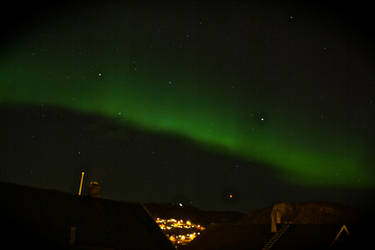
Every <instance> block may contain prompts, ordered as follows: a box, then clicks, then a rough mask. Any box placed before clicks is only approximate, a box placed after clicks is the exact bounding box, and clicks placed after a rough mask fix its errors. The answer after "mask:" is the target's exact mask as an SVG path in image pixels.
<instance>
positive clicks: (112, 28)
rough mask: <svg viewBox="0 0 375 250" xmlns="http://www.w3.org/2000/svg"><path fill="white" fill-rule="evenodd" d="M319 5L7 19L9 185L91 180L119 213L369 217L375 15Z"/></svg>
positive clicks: (140, 9) (31, 9)
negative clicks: (176, 206)
mask: <svg viewBox="0 0 375 250" xmlns="http://www.w3.org/2000/svg"><path fill="white" fill-rule="evenodd" d="M103 2H104V1H103ZM312 2H313V1H311V2H310V1H307V2H306V5H303V4H300V3H299V4H298V3H297V1H283V4H280V3H276V2H274V3H272V2H267V3H263V1H242V2H241V1H229V2H227V3H215V2H206V3H203V2H202V1H185V2H182V1H181V2H180V1H176V2H161V3H152V2H139V1H133V2H127V3H121V4H120V3H119V1H118V2H111V1H105V3H96V2H91V1H90V4H77V3H65V2H64V4H61V5H54V6H47V5H44V4H43V3H38V2H36V3H33V4H29V5H23V6H16V5H14V6H10V7H8V8H9V9H8V13H9V15H7V16H6V17H2V20H1V21H2V25H3V27H4V29H3V35H2V37H3V38H2V47H1V49H0V52H1V54H0V112H1V113H0V119H1V120H2V121H3V122H1V132H0V135H1V138H5V139H1V148H2V150H1V152H0V158H1V159H0V166H1V171H0V180H1V181H7V182H13V183H19V184H25V185H31V186H37V187H43V188H53V189H58V190H63V191H66V192H74V193H76V191H77V189H78V184H79V178H80V172H81V171H86V172H87V176H88V179H87V180H89V179H96V180H99V181H100V182H101V183H102V185H103V197H106V198H111V199H118V200H130V201H142V202H150V201H154V202H183V203H185V204H191V205H193V206H197V207H200V208H205V209H216V210H224V209H232V210H242V211H246V210H249V209H254V208H260V207H263V206H268V205H270V204H272V203H275V202H278V201H285V200H287V201H309V200H323V201H335V202H341V203H344V204H349V205H354V206H357V205H358V206H367V205H368V204H369V203H370V202H371V199H372V197H373V191H374V188H375V170H374V160H375V157H374V154H373V152H374V151H373V148H374V146H375V144H374V138H375V136H374V135H375V134H374V126H375V118H374V114H375V112H374V111H375V103H374V102H375V88H374V84H375V71H374V50H373V42H374V39H373V38H374V37H373V34H372V33H371V29H372V26H371V23H370V17H369V11H368V10H367V9H368V8H367V6H364V5H362V6H361V5H360V3H358V5H355V6H350V5H345V4H343V3H340V2H338V1H333V2H331V3H330V4H329V5H327V4H325V5H324V4H323V3H319V1H317V2H316V1H314V3H313V4H312ZM229 194H232V195H233V198H232V199H229V198H228V197H229Z"/></svg>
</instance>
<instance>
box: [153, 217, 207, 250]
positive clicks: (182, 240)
mask: <svg viewBox="0 0 375 250" xmlns="http://www.w3.org/2000/svg"><path fill="white" fill-rule="evenodd" d="M155 221H156V223H157V224H158V225H159V227H160V228H161V229H162V230H163V231H164V232H165V234H166V236H167V237H168V238H169V240H170V241H171V242H172V243H173V244H174V245H187V244H189V243H190V242H191V241H192V240H194V239H195V238H196V237H197V236H198V235H200V231H203V230H205V229H206V228H205V227H204V226H201V225H200V224H194V223H192V222H191V221H190V220H186V221H184V220H176V219H173V218H172V219H161V218H156V219H155ZM176 230H177V231H179V233H178V234H177V233H176V232H173V231H176Z"/></svg>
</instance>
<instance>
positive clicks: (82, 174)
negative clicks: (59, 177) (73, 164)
mask: <svg viewBox="0 0 375 250" xmlns="http://www.w3.org/2000/svg"><path fill="white" fill-rule="evenodd" d="M84 176H85V172H84V171H82V172H81V182H80V183H79V190H78V196H81V194H82V185H83V177H84Z"/></svg>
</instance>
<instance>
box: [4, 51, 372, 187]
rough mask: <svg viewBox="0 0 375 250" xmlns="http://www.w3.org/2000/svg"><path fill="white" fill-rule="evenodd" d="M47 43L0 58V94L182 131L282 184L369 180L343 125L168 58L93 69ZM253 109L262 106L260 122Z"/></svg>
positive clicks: (357, 144) (362, 150)
mask: <svg viewBox="0 0 375 250" xmlns="http://www.w3.org/2000/svg"><path fill="white" fill-rule="evenodd" d="M48 48H49V49H50V50H53V51H54V52H53V53H52V54H53V55H54V56H53V57H52V56H51V55H50V54H49V55H48V56H44V55H38V56H32V55H30V50H29V49H28V48H27V47H26V46H24V47H23V46H21V45H19V46H16V47H15V49H14V50H12V51H10V53H8V56H7V57H3V58H1V59H2V61H1V62H0V81H1V85H0V101H3V102H16V103H44V104H51V105H57V106H61V107H66V108H71V109H75V110H79V111H82V112H90V113H95V114H100V115H104V116H107V117H111V118H115V119H116V120H117V121H120V122H123V123H127V122H131V123H133V124H136V125H137V126H139V127H142V128H144V129H148V130H155V131H159V132H162V133H172V134H176V135H180V136H183V137H186V138H189V139H191V140H194V141H195V142H197V143H198V144H200V145H201V146H202V147H204V148H206V149H208V150H214V151H216V152H219V153H224V154H231V155H235V156H238V157H242V158H245V159H249V160H252V161H256V162H260V163H264V164H266V165H268V166H270V167H273V168H274V169H275V173H276V174H277V175H279V176H280V178H282V179H283V180H284V181H285V182H288V183H294V184H299V185H307V186H339V187H358V188H363V187H373V186H374V178H373V175H372V172H371V170H370V169H371V168H370V163H369V160H368V159H367V157H368V152H367V151H366V145H365V143H363V142H362V140H361V138H360V137H359V138H358V139H357V138H356V137H354V136H352V135H347V134H345V130H344V129H341V130H339V131H337V130H338V129H337V128H332V127H330V126H323V125H317V126H311V127H307V126H302V125H304V124H307V123H308V122H309V121H305V120H303V119H302V118H301V119H299V118H298V116H295V117H287V116H286V115H285V114H283V113H280V112H277V111H275V110H274V109H273V108H272V105H270V104H268V103H267V102H266V101H264V100H262V99H261V98H260V97H259V96H255V95H253V96H252V95H251V93H250V94H248V95H247V97H246V98H244V97H243V96H242V95H240V94H239V92H238V91H237V92H236V91H232V92H230V91H229V90H228V89H229V88H227V87H223V86H225V79H223V80H222V82H214V80H212V79H210V78H209V76H208V75H204V74H199V75H198V74H197V73H194V74H190V73H189V72H188V71H186V72H184V71H181V70H180V69H179V68H178V67H177V66H176V68H173V66H170V65H169V66H168V67H167V66H166V67H165V72H156V71H153V70H151V69H147V68H146V69H139V70H138V72H132V71H131V70H130V69H129V67H128V63H123V64H121V63H119V65H118V64H116V65H117V66H113V67H112V64H111V62H107V63H103V65H104V66H103V65H102V66H103V67H100V70H99V69H92V68H90V65H91V64H92V63H91V61H90V60H91V58H72V57H71V56H70V55H69V53H68V52H67V51H69V49H67V48H62V49H61V48H59V49H57V48H56V49H54V46H53V45H50V44H48ZM143 59H144V60H145V61H147V59H146V58H143ZM97 60H98V59H97ZM103 60H104V59H103ZM105 60H110V59H109V57H107V58H105ZM120 61H121V60H120ZM123 61H126V62H128V61H129V60H128V59H126V60H125V59H124V60H123ZM139 61H142V59H140V60H139ZM118 62H119V60H117V61H116V63H118ZM160 63H163V62H162V60H160ZM98 68H99V67H98ZM122 69H123V70H122ZM99 72H102V75H101V76H99V75H98V73H99ZM170 72H174V73H173V74H172V73H170ZM176 72H177V73H176ZM67 76H68V77H67ZM169 80H172V81H173V83H172V84H169V83H168V81H169ZM228 86H229V85H228ZM251 96H252V98H250V97H251ZM259 110H266V111H267V118H266V120H265V121H264V122H263V121H260V119H259V118H260V116H261V115H259V114H257V113H258V112H260V111H259ZM251 114H252V115H251ZM300 125H301V126H300ZM332 131H335V136H333V134H332Z"/></svg>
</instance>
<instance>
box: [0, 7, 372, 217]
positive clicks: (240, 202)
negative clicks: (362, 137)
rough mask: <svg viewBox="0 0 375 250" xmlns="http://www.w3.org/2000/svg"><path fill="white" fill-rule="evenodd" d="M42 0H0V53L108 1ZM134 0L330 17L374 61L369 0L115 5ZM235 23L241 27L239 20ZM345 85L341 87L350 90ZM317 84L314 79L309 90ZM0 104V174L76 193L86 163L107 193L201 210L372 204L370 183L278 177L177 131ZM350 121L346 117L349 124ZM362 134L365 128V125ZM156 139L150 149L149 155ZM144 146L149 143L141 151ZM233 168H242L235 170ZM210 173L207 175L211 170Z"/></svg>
mask: <svg viewBox="0 0 375 250" xmlns="http://www.w3.org/2000/svg"><path fill="white" fill-rule="evenodd" d="M51 2H52V1H9V2H8V3H7V4H5V3H3V7H2V10H1V15H0V23H1V27H2V28H1V30H2V31H1V35H0V36H1V40H0V41H1V48H0V52H1V53H3V55H6V54H7V52H8V48H9V47H11V46H12V45H13V44H14V43H16V42H18V41H22V39H24V37H25V34H29V33H30V31H32V30H33V29H34V28H35V27H38V26H40V25H44V24H46V23H49V22H52V21H55V20H58V19H60V18H61V17H64V16H74V15H75V14H76V13H79V12H80V10H82V9H86V8H87V7H88V6H89V7H92V6H94V8H96V9H98V10H100V8H102V6H109V5H117V2H114V1H59V2H58V3H51ZM103 2H105V3H103ZM140 4H144V6H145V8H146V9H147V8H149V6H150V5H152V6H158V8H160V9H163V11H166V12H168V11H170V12H171V13H172V12H174V11H175V9H176V8H184V6H186V8H188V9H198V10H199V8H200V7H201V6H204V8H205V10H206V11H207V13H210V11H212V12H215V10H216V9H221V10H222V9H223V8H224V9H225V8H227V9H228V11H229V10H232V9H236V10H240V9H241V8H242V6H243V7H244V8H243V10H242V11H243V12H244V13H246V10H247V9H246V8H259V10H261V11H264V13H266V12H267V11H268V10H270V13H272V10H274V9H282V10H283V13H285V15H286V16H287V17H288V15H290V16H291V19H294V18H296V19H299V18H303V16H305V15H308V16H312V17H314V19H311V20H312V21H311V22H318V23H319V24H320V25H325V24H327V25H330V26H332V27H335V29H337V30H340V32H343V33H345V34H350V36H351V37H355V39H358V41H359V42H358V43H359V44H361V46H362V49H363V50H364V51H367V53H368V54H367V56H368V58H370V59H369V60H370V61H371V63H372V64H373V65H374V63H375V61H374V46H373V44H374V42H375V33H374V26H373V25H374V23H375V22H374V20H373V19H374V17H373V8H371V7H370V4H369V3H368V1H351V2H346V1H336V0H334V1H227V2H221V1H218V2H215V1H205V2H204V3H203V2H202V1H173V2H172V1H161V2H160V3H155V2H151V1H150V2H149V1H123V2H122V3H121V4H119V6H121V7H123V8H127V6H129V7H131V6H133V5H137V6H139V5H140ZM192 6H198V7H192ZM259 6H261V7H259ZM158 8H155V10H154V11H155V12H157V11H158ZM137 9H138V10H139V8H137ZM148 11H149V10H148ZM208 18H209V16H208ZM267 18H269V19H272V18H273V16H268V17H267ZM291 21H293V20H291ZM139 22H140V23H142V22H147V20H139ZM236 25H238V26H239V28H240V26H241V23H238V24H236ZM236 25H233V27H234V29H235V28H236ZM109 28H110V27H109ZM0 59H1V58H0ZM0 62H1V61H0ZM0 84H1V83H0ZM366 84H367V85H366V88H367V89H368V90H369V91H373V90H374V85H375V83H372V82H367V83H366ZM354 85H355V84H354ZM354 85H352V86H350V87H349V88H348V89H347V90H346V91H347V92H350V91H351V90H352V89H356V87H355V86H354ZM362 87H363V86H362ZM324 88H325V86H324V85H323V84H320V83H317V86H316V91H317V92H319V90H320V89H324ZM363 88H364V87H363ZM355 91H357V92H359V90H354V91H353V92H355ZM359 99H361V95H359V94H358V93H356V95H355V96H354V97H353V99H351V100H348V103H347V104H346V105H347V106H351V105H352V102H353V105H356V104H355V102H357V101H358V100H359ZM0 104H1V105H0V114H1V115H0V119H1V122H0V138H1V141H2V143H1V145H0V149H1V154H0V157H1V160H0V165H1V166H0V181H5V182H13V183H20V184H24V185H30V186H37V187H44V188H53V189H58V190H62V191H65V192H72V193H73V192H74V193H75V192H76V191H77V186H78V182H79V177H80V172H81V170H82V169H86V170H88V172H87V180H89V179H97V180H99V181H100V182H101V183H102V184H103V197H105V198H110V199H116V200H126V201H142V202H174V203H179V202H183V203H185V204H190V205H192V206H197V207H199V208H204V209H214V210H238V211H248V210H250V209H257V208H262V207H266V206H270V205H271V204H273V203H276V202H279V201H285V200H289V201H333V202H339V203H344V204H347V205H350V206H354V207H370V206H371V205H372V199H373V195H374V190H371V189H367V190H365V191H364V190H359V189H350V188H323V187H301V186H294V185H291V184H286V183H283V182H281V181H280V179H278V178H276V177H275V176H274V174H273V172H272V169H271V168H268V167H267V166H263V165H262V164H260V163H255V162H253V163H251V164H249V162H248V161H245V160H241V159H238V158H237V157H234V156H225V155H221V154H219V153H214V152H209V151H206V150H204V149H202V147H200V146H199V145H197V144H196V143H194V142H192V141H189V140H187V139H186V138H183V137H179V136H174V135H171V134H167V133H165V134H163V133H156V132H149V131H145V130H141V129H139V128H137V127H136V126H133V125H132V124H131V123H129V124H128V125H126V126H125V125H121V126H120V125H119V124H118V123H116V122H113V121H112V120H110V119H107V118H104V117H101V116H99V115H94V114H92V115H89V114H83V113H80V112H79V111H76V110H71V109H69V108H61V107H55V106H46V107H41V106H40V105H24V104H17V105H14V104H9V103H0ZM372 109H373V107H372ZM338 112H343V111H342V110H341V111H338ZM373 115H375V113H373ZM369 119H371V120H370V122H369V124H373V123H374V122H373V119H374V117H370V118H369ZM351 122H353V121H348V127H350V126H351V124H350V123H351ZM354 127H355V126H354ZM353 130H354V129H353ZM369 135H371V136H373V135H374V132H373V130H372V132H369ZM368 141H370V142H371V141H373V139H371V138H369V139H368ZM369 145H374V143H372V144H371V143H370V144H369ZM155 148H156V149H158V150H157V153H155V154H153V153H152V152H153V151H154V149H155ZM124 152H126V154H124ZM144 152H148V153H147V155H146V154H145V153H144ZM149 152H151V153H149ZM175 166H178V167H175ZM242 166H247V167H246V168H243V167H242ZM236 168H239V169H241V172H236ZM214 172H215V175H214V176H215V178H216V179H215V180H213V179H212V178H213V175H212V173H214ZM159 180H164V181H163V182H161V181H159ZM165 180H169V181H165ZM233 180H236V181H233ZM228 194H233V195H234V198H233V199H230V200H228V199H227V197H228Z"/></svg>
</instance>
